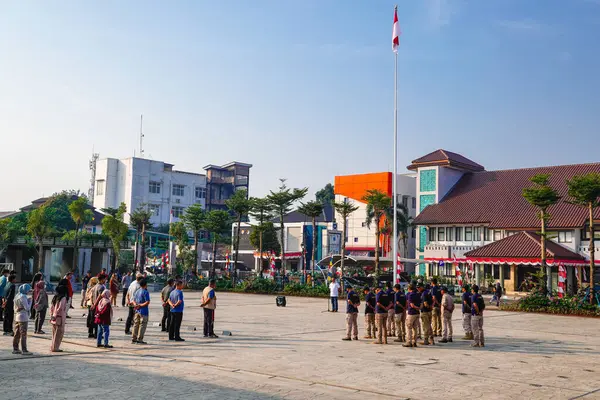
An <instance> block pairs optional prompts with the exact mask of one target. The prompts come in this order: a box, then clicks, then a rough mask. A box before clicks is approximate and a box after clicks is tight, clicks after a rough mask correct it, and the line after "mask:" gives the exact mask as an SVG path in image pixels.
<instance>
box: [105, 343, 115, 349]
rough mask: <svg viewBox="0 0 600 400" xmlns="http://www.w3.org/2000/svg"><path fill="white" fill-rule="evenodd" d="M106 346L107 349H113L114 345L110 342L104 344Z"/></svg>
mask: <svg viewBox="0 0 600 400" xmlns="http://www.w3.org/2000/svg"><path fill="white" fill-rule="evenodd" d="M104 348H105V349H112V348H113V346H111V345H110V344H105V345H104Z"/></svg>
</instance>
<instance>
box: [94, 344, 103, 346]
mask: <svg viewBox="0 0 600 400" xmlns="http://www.w3.org/2000/svg"><path fill="white" fill-rule="evenodd" d="M96 347H104V346H102V345H101V344H98V345H96Z"/></svg>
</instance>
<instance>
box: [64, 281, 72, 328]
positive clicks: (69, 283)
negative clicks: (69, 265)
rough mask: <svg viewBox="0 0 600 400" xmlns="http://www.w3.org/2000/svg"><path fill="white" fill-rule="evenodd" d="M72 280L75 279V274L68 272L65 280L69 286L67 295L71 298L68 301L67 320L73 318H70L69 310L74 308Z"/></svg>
mask: <svg viewBox="0 0 600 400" xmlns="http://www.w3.org/2000/svg"><path fill="white" fill-rule="evenodd" d="M72 278H73V273H72V272H67V274H66V275H65V277H64V278H63V279H66V280H67V282H66V286H67V293H68V296H69V299H68V300H67V318H71V317H70V316H69V309H71V308H73V282H72Z"/></svg>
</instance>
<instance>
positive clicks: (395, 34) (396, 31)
mask: <svg viewBox="0 0 600 400" xmlns="http://www.w3.org/2000/svg"><path fill="white" fill-rule="evenodd" d="M399 45H400V24H398V7H396V8H394V28H393V29H392V50H393V51H394V53H397V52H398V46H399Z"/></svg>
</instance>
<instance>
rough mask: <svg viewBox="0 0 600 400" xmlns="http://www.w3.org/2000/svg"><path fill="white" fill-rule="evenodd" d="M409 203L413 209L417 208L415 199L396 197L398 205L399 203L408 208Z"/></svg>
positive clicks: (403, 196) (402, 196)
mask: <svg viewBox="0 0 600 400" xmlns="http://www.w3.org/2000/svg"><path fill="white" fill-rule="evenodd" d="M409 201H410V202H411V207H412V208H413V209H416V208H417V198H416V197H411V196H405V195H398V203H401V204H402V205H403V206H404V207H406V208H408V202H409Z"/></svg>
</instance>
